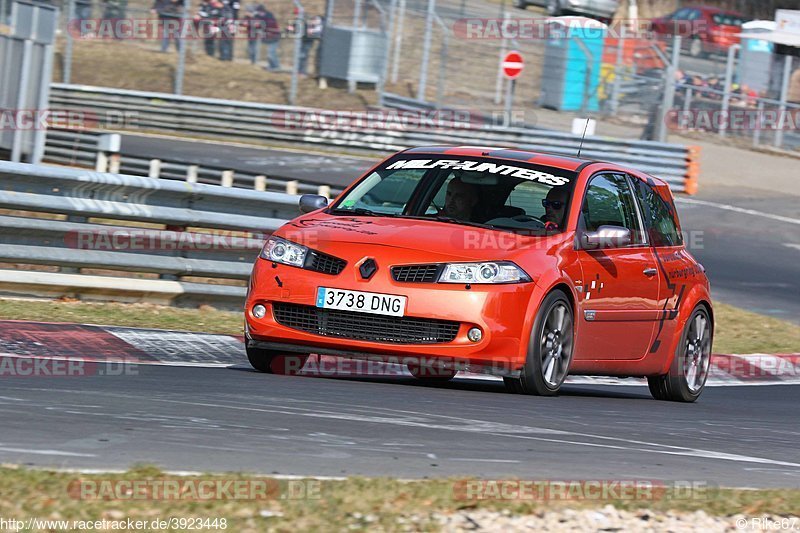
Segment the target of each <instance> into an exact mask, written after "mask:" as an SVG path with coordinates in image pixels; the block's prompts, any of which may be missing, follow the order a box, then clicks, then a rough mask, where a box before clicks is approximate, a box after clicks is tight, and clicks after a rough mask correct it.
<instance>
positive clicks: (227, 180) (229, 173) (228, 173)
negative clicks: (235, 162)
mask: <svg viewBox="0 0 800 533" xmlns="http://www.w3.org/2000/svg"><path fill="white" fill-rule="evenodd" d="M220 185H222V186H223V187H233V170H223V171H222V181H221V182H220Z"/></svg>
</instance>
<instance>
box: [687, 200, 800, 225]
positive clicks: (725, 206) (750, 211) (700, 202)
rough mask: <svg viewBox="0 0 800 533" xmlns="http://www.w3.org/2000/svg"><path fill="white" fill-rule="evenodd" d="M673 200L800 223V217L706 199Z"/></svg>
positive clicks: (790, 222)
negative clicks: (774, 213)
mask: <svg viewBox="0 0 800 533" xmlns="http://www.w3.org/2000/svg"><path fill="white" fill-rule="evenodd" d="M675 201H676V202H677V203H681V204H689V205H704V206H708V207H716V208H717V209H724V210H725V211H734V212H736V213H742V214H744V215H752V216H756V217H763V218H769V219H771V220H777V221H779V222H788V223H789V224H800V219H797V218H791V217H785V216H782V215H773V214H772V213H764V212H763V211H756V210H755V209H745V208H744V207H737V206H735V205H729V204H718V203H716V202H707V201H706V200H696V199H694V198H676V199H675Z"/></svg>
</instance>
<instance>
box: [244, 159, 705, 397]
mask: <svg viewBox="0 0 800 533" xmlns="http://www.w3.org/2000/svg"><path fill="white" fill-rule="evenodd" d="M300 209H301V211H303V212H304V213H305V214H304V215H302V216H300V217H298V218H296V219H294V220H291V221H289V222H288V223H286V224H285V225H284V226H282V227H281V228H279V229H278V230H277V231H275V232H274V233H273V234H272V236H271V237H270V238H269V239H268V240H267V242H266V244H265V245H264V248H263V250H262V251H261V254H260V256H259V258H258V259H256V262H255V265H254V266H253V271H252V275H251V278H250V283H249V288H248V293H247V299H246V303H245V311H244V318H245V338H246V349H247V356H248V359H249V361H250V364H251V365H252V366H253V367H254V368H255V369H256V370H259V371H262V372H267V373H281V374H292V373H297V372H298V371H299V370H300V369H302V367H303V366H304V365H305V363H306V360H307V358H308V357H309V354H322V355H332V356H339V357H343V358H350V359H366V360H368V361H370V360H377V361H380V362H382V363H386V362H388V363H399V364H405V365H407V367H408V370H409V371H410V372H411V373H412V374H413V375H414V376H415V377H417V378H419V379H424V380H447V379H451V378H453V377H454V376H455V375H456V372H457V371H459V370H469V371H471V372H483V373H487V374H492V375H496V376H502V377H503V379H504V381H505V383H506V386H507V387H508V388H509V389H511V390H512V391H514V392H519V393H525V394H538V395H553V394H556V393H557V392H558V390H559V388H560V387H561V385H562V383H563V382H564V379H565V378H566V377H567V375H571V374H590V375H611V376H642V377H647V378H648V381H649V385H650V391H651V393H652V394H653V396H654V397H655V398H657V399H661V400H674V401H683V402H692V401H694V400H696V399H697V397H698V396H699V395H700V393H701V391H702V390H703V387H704V385H705V381H706V378H707V376H708V372H709V365H710V358H711V343H712V336H713V310H712V306H711V299H710V289H709V284H708V279H707V278H706V274H705V270H704V269H703V267H702V266H701V265H700V264H699V263H698V262H697V261H696V260H695V259H694V258H693V257H692V255H691V254H690V253H689V252H688V250H687V249H686V247H685V246H684V244H683V240H682V236H681V230H680V225H679V222H678V218H677V215H676V212H675V206H674V203H673V199H672V194H671V193H670V190H669V187H668V185H667V184H666V183H665V182H663V181H661V180H659V179H656V178H654V177H652V176H649V175H647V174H644V173H642V172H638V171H636V170H633V169H628V168H623V167H620V166H617V165H614V164H611V163H604V162H597V161H586V160H582V159H577V158H570V157H558V156H553V155H548V154H540V153H534V152H529V151H523V150H513V149H500V148H482V147H441V146H440V147H420V148H413V149H409V150H405V151H403V152H400V153H398V154H396V155H394V156H392V157H390V158H388V159H387V160H385V161H383V162H381V163H379V164H378V165H377V166H376V167H374V168H373V169H371V170H369V171H368V172H367V173H366V174H365V175H364V176H363V177H362V178H360V179H359V180H357V181H356V182H355V183H354V184H352V185H351V186H350V187H348V188H347V189H346V190H345V191H344V192H343V193H342V194H341V195H339V197H338V198H337V199H336V200H335V201H334V202H333V203H332V205H328V202H327V199H326V198H324V197H322V196H317V195H304V196H302V197H301V198H300Z"/></svg>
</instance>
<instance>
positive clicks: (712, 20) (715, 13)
mask: <svg viewBox="0 0 800 533" xmlns="http://www.w3.org/2000/svg"><path fill="white" fill-rule="evenodd" d="M745 22H747V18H746V17H745V16H744V15H740V14H739V13H735V12H733V11H728V10H723V9H720V8H716V7H708V6H694V7H682V8H680V9H678V10H676V11H675V12H673V13H671V14H669V15H666V16H664V17H660V18H656V19H653V20H652V21H651V23H650V28H651V29H652V31H653V32H654V33H656V34H657V35H661V36H664V37H670V36H673V35H676V34H678V35H680V36H681V37H682V38H683V46H684V47H685V48H686V49H687V50H688V51H689V54H691V55H692V57H698V56H704V55H708V54H726V53H727V52H728V48H730V47H731V46H732V45H734V44H738V43H739V40H740V39H739V37H738V34H739V33H741V31H742V24H744V23H745Z"/></svg>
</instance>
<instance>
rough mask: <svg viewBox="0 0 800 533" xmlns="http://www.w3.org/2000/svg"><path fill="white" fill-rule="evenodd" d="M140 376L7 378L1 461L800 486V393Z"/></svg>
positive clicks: (239, 374) (0, 398)
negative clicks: (668, 395)
mask: <svg viewBox="0 0 800 533" xmlns="http://www.w3.org/2000/svg"><path fill="white" fill-rule="evenodd" d="M129 372H130V373H131V374H133V375H121V376H107V375H106V376H101V375H96V376H90V377H72V378H55V377H35V378H34V377H29V378H21V377H3V378H0V382H1V383H2V385H0V387H2V394H1V395H0V427H2V428H3V431H2V437H0V462H3V463H17V464H24V465H29V466H36V467H44V466H46V467H60V468H74V469H111V470H115V469H125V468H128V467H130V466H132V465H134V464H136V463H148V464H156V465H159V466H161V467H163V468H165V469H169V470H180V471H247V472H259V473H264V474H283V475H313V476H346V475H368V476H398V477H401V478H425V477H441V476H456V475H475V476H482V477H486V478H503V477H510V476H519V477H522V478H524V479H652V480H672V481H674V480H681V481H693V482H701V483H708V484H711V485H717V484H719V485H724V486H748V487H798V486H800V452H799V451H798V448H797V438H798V434H800V427H798V424H797V417H796V409H797V405H798V402H800V387H797V386H763V387H718V388H711V389H707V390H706V391H705V393H704V395H703V397H702V398H701V400H700V401H699V402H698V403H696V404H690V405H686V404H676V403H668V402H658V401H655V400H652V399H651V398H650V396H649V394H648V392H647V389H646V388H644V387H627V386H614V387H610V386H606V387H604V386H586V385H572V386H567V387H566V388H565V390H564V392H563V393H562V394H561V395H560V396H559V397H557V398H537V397H528V396H518V395H513V394H508V393H506V392H505V391H504V389H503V387H502V384H499V383H494V382H485V381H469V380H458V381H456V382H454V383H450V384H447V385H444V386H437V387H433V386H425V385H420V384H418V383H415V382H414V381H413V380H411V379H404V378H393V379H375V378H370V379H366V378H362V379H341V378H336V379H331V378H312V377H287V376H272V375H264V374H258V373H256V372H253V371H251V370H250V369H249V367H248V366H247V365H246V364H242V365H235V366H233V367H230V368H192V367H169V366H162V367H159V366H134V367H131V369H129ZM792 421H793V422H792Z"/></svg>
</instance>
